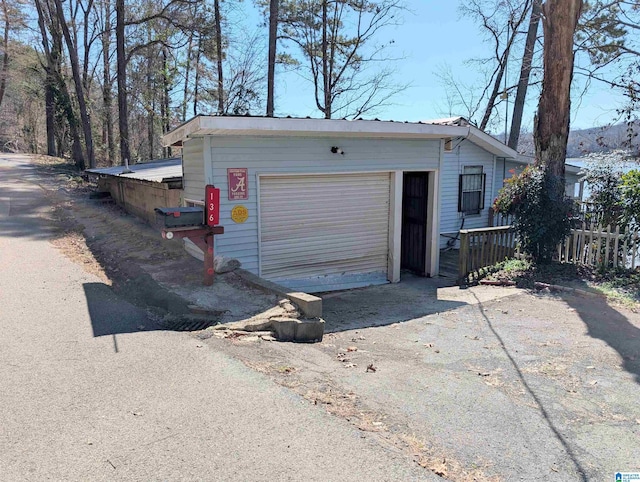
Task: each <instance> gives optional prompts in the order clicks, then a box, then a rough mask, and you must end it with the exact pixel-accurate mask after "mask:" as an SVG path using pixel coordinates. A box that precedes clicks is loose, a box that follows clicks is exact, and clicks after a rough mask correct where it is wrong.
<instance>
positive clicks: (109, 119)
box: [102, 0, 116, 165]
mask: <svg viewBox="0 0 640 482" xmlns="http://www.w3.org/2000/svg"><path fill="white" fill-rule="evenodd" d="M110 54H111V1H110V0H104V32H103V33H102V69H103V71H102V77H103V80H102V83H103V87H102V102H103V109H104V112H103V122H104V127H105V134H106V144H107V154H108V157H109V165H113V164H115V162H114V161H115V159H116V144H115V138H114V135H113V84H112V83H111V61H110V60H109V55H110Z"/></svg>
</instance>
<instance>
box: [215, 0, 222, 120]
mask: <svg viewBox="0 0 640 482" xmlns="http://www.w3.org/2000/svg"><path fill="white" fill-rule="evenodd" d="M213 9H214V16H215V31H216V57H217V59H216V63H217V65H218V114H221V115H222V114H223V113H224V75H223V72H222V23H221V22H222V20H221V18H220V0H214V2H213Z"/></svg>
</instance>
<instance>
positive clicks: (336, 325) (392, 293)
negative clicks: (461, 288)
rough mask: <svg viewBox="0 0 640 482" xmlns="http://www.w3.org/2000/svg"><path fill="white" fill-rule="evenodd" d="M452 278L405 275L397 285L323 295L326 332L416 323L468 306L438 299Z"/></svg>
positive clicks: (450, 284) (450, 283)
mask: <svg viewBox="0 0 640 482" xmlns="http://www.w3.org/2000/svg"><path fill="white" fill-rule="evenodd" d="M447 286H452V281H451V280H450V279H444V278H424V277H420V276H415V275H412V274H408V273H403V274H402V280H401V281H400V283H397V284H386V285H380V286H373V287H367V288H361V289H354V290H350V291H342V292H336V293H327V294H324V295H322V314H323V318H324V320H325V332H326V333H335V332H340V331H346V330H353V329H358V328H368V327H372V326H386V325H391V324H394V323H398V322H402V321H408V320H414V319H416V318H421V317H423V316H427V315H431V314H433V313H438V312H442V311H449V310H454V309H456V308H458V307H460V306H462V305H465V304H466V303H464V302H460V301H449V300H439V299H438V288H442V287H447Z"/></svg>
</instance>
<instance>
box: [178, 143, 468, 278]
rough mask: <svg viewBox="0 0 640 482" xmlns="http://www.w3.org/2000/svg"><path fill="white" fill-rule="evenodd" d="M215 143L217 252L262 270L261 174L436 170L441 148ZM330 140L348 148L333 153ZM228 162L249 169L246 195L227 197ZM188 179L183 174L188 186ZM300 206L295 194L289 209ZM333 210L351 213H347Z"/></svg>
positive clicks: (253, 269)
mask: <svg viewBox="0 0 640 482" xmlns="http://www.w3.org/2000/svg"><path fill="white" fill-rule="evenodd" d="M211 146H212V147H211V155H212V165H213V184H214V185H215V186H216V187H219V188H220V189H221V196H220V201H221V202H220V224H221V225H223V226H224V228H225V234H224V235H222V236H216V254H220V255H224V256H230V257H234V258H237V259H239V260H240V261H241V262H242V265H243V268H245V269H247V270H249V271H251V272H253V273H258V202H257V201H258V192H257V189H258V184H257V177H258V175H259V174H260V175H263V174H269V173H282V174H295V173H310V174H321V173H340V172H374V171H393V170H406V171H420V170H435V169H438V163H439V152H440V141H439V140H431V141H426V140H389V139H385V140H381V139H330V138H291V137H288V138H273V137H270V138H269V137H264V138H257V137H213V138H212V139H211ZM332 146H338V147H340V148H341V149H342V150H343V151H344V152H345V154H344V155H339V154H333V153H331V152H330V150H331V147H332ZM229 167H246V168H248V169H249V179H248V181H249V199H248V200H246V201H229V200H228V199H227V168H229ZM200 179H202V177H201V178H200ZM189 182H190V181H188V180H187V179H186V178H185V189H187V188H188V184H189ZM200 185H202V181H201V184H200ZM198 188H199V187H198ZM456 192H457V188H456ZM238 204H239V205H243V206H245V207H247V208H248V210H249V219H248V220H247V221H246V222H245V223H243V224H237V223H235V222H233V221H232V220H231V209H232V208H233V206H235V205H238ZM296 209H297V206H296V204H295V202H294V200H292V203H291V205H290V212H295V210H296ZM335 215H336V217H340V216H342V217H348V216H349V213H342V212H336V213H335Z"/></svg>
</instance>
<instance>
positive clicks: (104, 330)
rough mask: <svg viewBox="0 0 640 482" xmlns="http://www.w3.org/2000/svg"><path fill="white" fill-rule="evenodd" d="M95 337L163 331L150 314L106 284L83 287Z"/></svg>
mask: <svg viewBox="0 0 640 482" xmlns="http://www.w3.org/2000/svg"><path fill="white" fill-rule="evenodd" d="M83 288H84V293H85V296H86V297H87V306H88V308H89V316H90V317H91V327H92V328H93V336H95V337H97V336H105V335H116V334H121V333H136V332H139V331H151V330H159V329H162V328H161V326H160V325H159V324H158V323H157V322H155V321H153V320H152V319H151V318H150V317H149V315H148V313H147V312H146V311H145V310H143V309H141V308H138V307H136V306H133V305H132V304H130V303H128V302H127V301H125V300H123V299H121V298H120V297H118V296H116V294H115V293H114V292H113V291H112V290H111V288H110V287H109V286H107V285H106V284H104V283H85V284H84V285H83Z"/></svg>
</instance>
